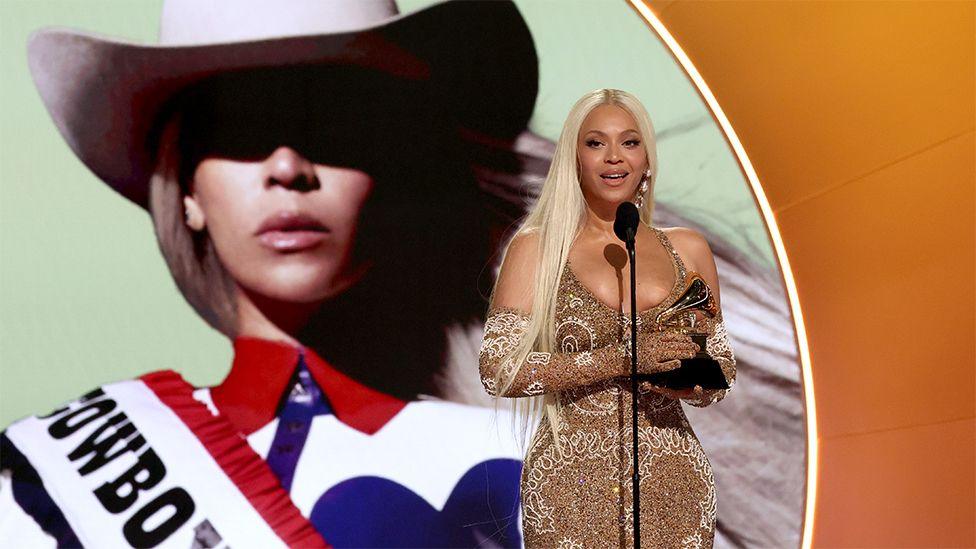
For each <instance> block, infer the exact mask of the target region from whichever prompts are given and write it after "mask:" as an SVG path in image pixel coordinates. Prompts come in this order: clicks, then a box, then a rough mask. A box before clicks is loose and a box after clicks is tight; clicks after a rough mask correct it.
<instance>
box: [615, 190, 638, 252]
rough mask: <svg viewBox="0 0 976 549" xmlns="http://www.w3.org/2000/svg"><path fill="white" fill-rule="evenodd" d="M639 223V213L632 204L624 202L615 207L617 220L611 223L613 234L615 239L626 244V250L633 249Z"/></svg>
mask: <svg viewBox="0 0 976 549" xmlns="http://www.w3.org/2000/svg"><path fill="white" fill-rule="evenodd" d="M639 223H640V213H638V211H637V206H635V205H634V203H633V202H630V201H624V202H621V203H620V205H619V206H617V218H616V219H615V220H614V221H613V232H614V234H616V235H617V238H619V239H620V240H622V241H624V242H625V243H626V244H627V249H628V250H630V249H632V248H633V247H634V238H635V237H636V235H637V225H638V224H639Z"/></svg>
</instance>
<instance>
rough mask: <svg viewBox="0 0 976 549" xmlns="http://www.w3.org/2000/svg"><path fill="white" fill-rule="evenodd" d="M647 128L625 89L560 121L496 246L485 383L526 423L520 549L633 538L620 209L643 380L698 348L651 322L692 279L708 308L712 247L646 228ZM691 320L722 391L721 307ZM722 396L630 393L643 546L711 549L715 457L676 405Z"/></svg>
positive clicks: (727, 362)
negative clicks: (527, 199) (626, 229)
mask: <svg viewBox="0 0 976 549" xmlns="http://www.w3.org/2000/svg"><path fill="white" fill-rule="evenodd" d="M656 174H657V155H656V146H655V142H654V129H653V126H652V124H651V121H650V119H649V117H648V115H647V112H646V111H645V110H644V107H643V106H642V105H641V104H640V102H639V101H638V100H637V99H636V98H635V97H634V96H632V95H630V94H628V93H626V92H623V91H620V90H612V89H601V90H596V91H594V92H591V93H589V94H587V95H585V96H584V97H582V98H581V99H580V100H579V101H578V102H577V103H576V105H575V106H574V107H573V109H572V110H571V111H570V113H569V116H568V117H567V120H566V123H565V124H564V126H563V130H562V133H561V135H560V137H559V141H558V143H557V145H556V153H555V156H554V158H553V161H552V165H551V167H550V170H549V174H548V177H547V179H546V181H545V184H544V186H543V189H542V193H541V195H540V197H539V200H538V201H537V202H536V204H535V206H534V207H533V208H532V210H531V212H530V213H529V214H528V216H527V217H526V219H525V220H524V221H523V223H522V225H521V226H520V227H519V228H518V230H517V231H516V232H515V236H514V237H513V239H512V240H511V242H510V243H509V245H508V248H507V249H506V251H505V255H504V259H503V262H502V266H501V270H500V272H499V275H498V279H497V281H496V283H495V288H494V291H493V293H492V299H491V305H490V307H489V310H488V314H487V321H486V323H485V336H484V341H483V344H482V347H481V352H480V368H481V378H482V381H483V383H484V385H485V389H486V390H487V391H488V392H489V393H490V394H492V395H494V396H499V397H531V398H518V399H517V400H516V403H517V405H522V406H521V408H522V412H523V413H524V414H525V415H524V416H523V417H525V418H527V419H528V418H533V417H534V418H537V420H538V424H537V425H534V426H533V427H534V434H533V436H532V439H531V442H530V444H529V445H528V452H527V455H526V458H525V464H524V468H523V471H522V478H521V497H522V501H521V505H522V521H523V531H524V539H525V544H526V546H528V547H566V548H569V547H573V548H575V547H604V546H614V547H626V546H632V545H633V532H634V527H633V512H632V498H633V492H632V474H633V465H632V463H633V460H632V458H631V456H632V448H633V443H632V440H633V439H632V432H633V431H632V421H631V402H632V391H631V382H630V379H629V377H628V376H629V375H630V356H629V349H630V345H629V341H630V313H629V299H625V298H624V296H628V295H629V294H630V285H629V278H630V277H629V275H625V273H627V272H629V266H628V265H627V261H628V259H627V254H626V252H625V251H624V249H623V247H622V243H621V242H620V241H619V240H618V239H617V237H616V236H615V235H614V232H613V221H614V218H615V212H616V209H617V206H618V205H619V204H620V203H621V202H623V201H625V200H632V201H634V202H635V203H637V204H638V207H639V211H640V217H641V224H640V227H639V229H638V233H637V237H636V247H637V254H636V260H635V261H636V263H637V273H638V275H637V290H636V295H637V306H638V311H639V312H638V316H637V318H638V330H637V332H638V334H637V338H638V347H639V350H638V357H637V365H638V371H639V373H642V374H648V373H655V372H663V371H667V370H671V369H673V368H676V367H678V366H679V365H680V362H679V361H680V359H682V358H690V357H692V356H693V355H694V354H695V352H696V351H697V349H698V346H697V345H695V344H694V343H693V342H692V341H691V339H690V337H688V336H687V335H682V334H679V333H677V332H674V331H668V330H661V329H660V328H661V326H658V325H656V320H655V317H656V315H657V313H659V312H661V311H662V310H664V309H665V308H666V307H667V306H668V305H670V304H672V303H673V302H674V301H675V300H676V299H677V298H678V296H679V294H680V293H681V291H682V290H683V289H684V287H685V282H686V279H687V277H688V274H689V272H691V271H694V272H697V273H699V274H700V275H701V276H702V278H703V279H704V280H705V282H706V283H707V284H708V286H709V288H710V289H711V290H712V292H713V294H714V296H715V299H716V301H718V300H719V281H718V275H717V272H716V269H715V262H714V260H713V258H712V253H711V250H710V248H709V246H708V243H707V242H706V241H705V240H704V238H703V237H702V236H701V235H700V234H699V233H698V232H696V231H693V230H691V229H685V228H679V227H674V228H670V229H659V228H656V227H653V226H652V225H651V219H652V217H651V215H652V213H653V206H654V204H653V199H652V197H653V188H654V182H655V180H656ZM702 322H703V323H700V324H699V325H698V330H699V331H702V330H704V331H705V332H706V333H707V334H708V337H707V339H706V347H707V348H706V350H707V352H708V353H709V354H710V355H711V356H712V357H714V358H716V359H717V360H718V362H719V364H720V365H721V368H722V371H723V373H724V374H725V377H726V380H727V381H728V383H729V389H731V387H732V385H733V384H734V382H735V358H734V355H733V353H732V349H731V347H730V345H729V340H728V336H727V333H726V331H725V325H724V322H723V320H722V315H721V309H719V312H718V314H717V315H715V316H714V317H712V318H707V319H705V320H703V321H702ZM729 389H725V390H703V389H702V388H701V387H699V386H696V387H695V388H694V389H688V390H680V391H679V390H672V389H667V388H664V387H657V386H654V385H651V384H649V383H646V382H644V383H642V384H641V385H640V388H639V391H638V393H639V397H638V410H639V419H638V447H639V451H638V453H639V455H638V457H639V472H640V490H641V505H640V521H641V542H642V545H644V546H645V547H710V546H711V545H712V541H713V539H714V533H715V512H716V497H715V483H714V479H713V476H712V469H711V464H710V463H709V461H708V458H707V457H706V456H705V454H704V452H703V450H702V447H701V444H700V443H699V441H698V438H697V437H696V436H695V433H694V431H693V430H692V428H691V425H690V424H689V423H688V420H687V419H686V417H685V414H684V411H683V410H682V407H681V405H680V404H679V400H685V401H686V402H688V403H689V404H691V405H693V406H699V407H701V406H707V405H709V404H711V403H713V402H717V401H718V400H720V399H722V398H723V397H724V396H725V394H726V393H727V392H728V390H729Z"/></svg>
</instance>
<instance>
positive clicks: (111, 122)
mask: <svg viewBox="0 0 976 549" xmlns="http://www.w3.org/2000/svg"><path fill="white" fill-rule="evenodd" d="M27 57H28V62H29V65H30V70H31V74H32V75H33V79H34V83H35V84H36V85H37V89H38V90H39V91H40V95H41V98H42V100H43V101H44V105H45V106H46V107H47V110H48V112H49V113H50V114H51V118H53V120H54V123H55V125H56V126H57V127H58V130H60V132H61V134H62V135H63V136H64V138H65V140H66V141H67V142H68V145H69V146H70V147H71V149H72V150H73V151H74V152H75V154H76V155H78V158H79V159H81V161H82V162H83V163H84V164H85V165H86V166H88V168H89V169H91V171H92V172H94V173H95V175H96V176H98V177H99V178H100V179H102V180H103V181H105V182H106V183H108V184H109V185H110V186H111V187H112V188H113V189H115V190H116V191H118V192H119V193H121V194H122V195H123V196H125V197H127V198H129V199H130V200H132V201H133V202H135V203H136V204H138V205H140V206H142V207H143V208H146V207H147V199H148V181H149V177H150V176H151V172H152V166H153V162H154V154H155V152H154V151H153V150H151V149H152V146H151V145H150V144H149V142H148V141H149V135H150V134H151V131H152V129H153V126H154V124H156V123H157V122H158V121H157V116H158V115H159V114H160V112H161V110H162V109H163V107H164V106H165V105H166V102H167V100H169V99H170V98H172V97H173V96H174V94H176V93H177V92H179V91H181V90H182V89H184V88H186V87H187V86H189V85H191V84H194V83H196V82H198V81H200V80H202V79H205V78H207V77H209V76H213V75H216V74H220V73H225V72H230V71H238V70H244V69H255V68H270V67H280V66H290V65H308V64H335V65H357V66H362V67H366V68H369V69H374V70H376V71H380V72H382V73H386V74H389V75H390V76H391V77H393V78H399V79H405V80H423V81H427V82H429V84H430V85H431V86H433V87H434V88H437V89H443V90H450V93H443V94H438V97H441V98H444V97H446V98H454V100H453V101H452V103H453V104H448V105H445V108H447V109H451V111H452V112H453V115H454V116H455V117H456V118H457V120H458V121H459V123H460V124H461V125H462V126H463V129H464V131H466V132H470V133H471V134H473V135H475V136H485V137H487V138H489V140H499V139H500V140H503V141H504V140H511V139H514V138H515V136H516V135H517V134H518V133H519V132H520V131H521V130H523V129H524V127H525V124H526V123H527V122H528V119H529V117H530V115H531V113H532V108H533V106H534V103H535V96H536V91H537V87H538V72H537V59H536V54H535V48H534V45H533V42H532V37H531V35H530V34H529V30H528V28H527V27H526V25H525V22H524V21H523V19H522V17H521V15H520V14H519V12H518V10H517V9H516V8H515V6H514V5H513V4H512V3H511V2H509V1H486V2H464V1H448V2H443V3H439V4H436V5H433V6H430V7H427V8H425V9H422V10H418V11H415V12H412V13H408V14H402V15H401V14H398V12H397V8H396V5H395V4H394V2H393V0H275V1H268V0H263V1H262V0H233V2H231V1H230V0H226V1H221V0H166V2H165V3H164V5H163V10H162V18H161V22H160V31H159V43H158V44H137V43H132V42H126V41H122V40H116V39H111V38H106V37H100V36H95V35H93V34H91V33H85V32H80V31H75V30H68V29H55V28H48V29H42V30H39V31H37V32H35V33H34V34H33V35H32V36H31V37H30V40H29V41H28V49H27ZM390 100H391V101H396V98H395V97H392V98H390Z"/></svg>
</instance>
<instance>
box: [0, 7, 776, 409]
mask: <svg viewBox="0 0 976 549" xmlns="http://www.w3.org/2000/svg"><path fill="white" fill-rule="evenodd" d="M432 3H434V2H432V1H431V0H401V1H400V7H401V11H404V12H406V11H412V10H414V9H417V8H420V7H422V6H426V5H429V4H432ZM161 4H162V2H161V1H142V2H136V1H131V0H59V1H37V0H0V74H2V75H3V76H2V83H0V93H2V96H0V99H2V105H3V106H4V108H3V109H2V111H0V116H2V120H0V131H2V134H0V425H6V424H8V423H10V422H11V421H13V420H15V419H17V418H19V417H22V416H24V415H27V414H31V413H40V412H46V411H48V410H50V409H52V408H54V407H55V406H56V405H57V404H59V403H61V402H63V401H65V400H67V399H70V398H73V397H76V396H78V395H79V394H81V393H82V392H86V391H88V390H89V389H91V388H93V387H94V386H96V385H98V384H101V383H105V382H109V381H115V380H120V379H125V378H130V377H133V376H136V375H138V374H141V373H144V372H147V371H152V370H158V369H164V368H172V369H175V370H178V371H179V372H181V373H182V374H183V375H184V377H186V378H187V379H188V380H189V381H190V382H191V383H194V384H196V385H205V384H212V383H215V382H217V381H219V380H220V379H222V377H223V376H224V375H225V373H226V371H227V368H228V367H229V365H230V359H231V349H230V345H229V344H228V341H227V340H226V339H225V338H224V337H223V336H221V335H220V334H218V333H216V332H214V331H213V330H211V329H210V328H209V327H208V326H207V325H206V324H204V322H203V321H202V320H201V319H200V318H199V317H197V315H196V314H195V313H194V312H193V311H192V310H191V309H190V307H189V306H188V305H187V304H186V303H185V302H184V301H183V299H182V297H181V296H180V295H179V293H178V292H177V290H176V288H175V286H174V284H173V281H172V279H171V278H170V276H169V272H168V271H167V269H166V266H165V264H164V263H163V261H162V257H161V256H160V254H159V252H158V249H157V247H156V242H155V238H154V236H153V233H152V228H151V226H150V223H149V217H148V215H147V214H146V213H145V212H144V211H142V210H141V209H139V208H137V207H135V206H133V205H132V204H131V203H129V202H128V201H127V200H125V199H123V198H122V197H120V196H119V195H117V194H115V193H114V192H113V191H111V190H110V189H109V188H108V187H107V186H105V185H104V184H102V183H101V182H99V181H98V180H97V179H95V177H94V176H92V175H91V173H90V172H88V171H87V169H86V168H85V167H84V166H83V165H82V164H81V163H80V162H79V161H78V160H77V159H76V158H75V156H74V154H73V153H72V152H71V151H70V150H69V149H68V147H67V145H66V144H65V143H64V141H63V140H62V139H61V137H60V135H59V134H58V133H57V130H56V129H55V128H54V125H53V124H52V122H51V120H50V118H49V117H48V115H47V112H46V111H45V110H44V107H43V105H42V104H41V101H40V98H39V97H38V95H37V93H36V92H35V90H34V87H33V85H32V83H31V81H30V76H29V73H28V70H27V62H26V53H25V44H26V40H27V36H28V34H29V33H30V31H31V30H33V29H36V28H39V27H42V26H49V25H57V26H69V27H75V28H80V29H86V30H89V31H93V32H97V33H102V34H105V35H109V36H117V37H122V38H127V39H132V40H136V41H148V42H152V41H155V39H156V31H157V25H158V18H159V13H160V6H161ZM517 4H518V6H519V9H520V10H521V11H522V14H523V15H524V16H525V18H526V20H527V21H528V23H529V26H530V28H531V29H532V33H533V36H534V38H535V41H536V47H537V49H538V52H539V59H540V73H541V75H540V92H539V97H538V101H537V106H536V113H535V116H534V118H533V121H532V129H534V130H535V131H537V132H539V133H541V134H543V135H546V136H547V137H550V138H555V136H556V135H557V134H558V131H559V128H560V125H561V123H562V120H563V118H564V117H565V115H566V112H567V111H568V110H569V108H570V106H571V105H572V104H573V102H575V100H576V99H577V98H578V97H579V96H580V95H582V94H583V93H585V92H587V91H590V90H592V89H594V88H600V87H613V88H621V89H625V90H628V91H631V92H633V93H636V94H637V95H638V97H640V98H641V99H642V101H643V102H644V103H645V105H646V106H647V108H648V111H649V112H650V114H651V117H652V119H653V121H654V124H655V126H656V128H657V131H658V133H659V140H658V146H659V156H660V170H661V171H660V179H659V186H658V189H657V195H656V196H657V198H658V199H659V200H662V201H667V202H669V203H671V204H677V205H679V206H680V207H681V210H682V211H683V212H685V214H686V215H687V216H688V217H690V218H692V219H694V220H695V221H698V222H699V223H702V224H703V225H705V226H707V227H709V229H710V230H711V231H712V232H714V233H716V234H721V235H723V236H725V237H726V238H728V239H729V240H731V241H732V242H733V243H735V244H736V245H737V246H738V247H740V248H742V249H744V250H747V251H748V253H750V254H752V255H753V256H754V257H756V258H757V260H759V261H760V262H761V263H764V264H766V265H768V266H769V267H770V268H772V265H773V259H772V257H773V254H772V251H771V249H770V247H769V245H768V240H767V236H766V230H765V227H764V225H763V223H762V222H761V219H760V216H759V215H758V212H757V209H756V207H755V203H754V200H753V198H752V195H751V193H750V191H749V189H748V185H747V184H746V182H745V180H744V179H743V177H742V175H741V172H740V170H739V167H738V164H737V162H736V160H735V158H734V156H733V155H732V153H731V152H730V150H729V148H728V146H727V144H726V142H725V140H724V138H723V136H722V135H721V132H720V130H719V128H718V127H717V126H716V125H715V124H714V122H713V120H712V118H711V115H710V114H709V112H708V110H707V108H706V107H705V105H704V104H703V103H702V102H701V100H700V98H699V96H698V94H697V92H696V91H695V89H694V88H693V86H692V85H691V84H690V82H689V81H688V79H687V78H686V77H685V75H684V73H683V72H682V71H681V70H680V68H679V67H678V66H677V65H676V64H675V63H674V61H673V60H672V58H671V56H670V54H669V53H668V52H667V51H666V49H665V48H664V46H663V45H662V44H661V43H660V42H659V41H658V39H657V37H656V35H654V34H653V32H652V31H651V30H650V29H649V28H648V27H647V26H646V25H645V23H644V22H643V21H642V20H641V19H640V17H639V16H638V15H637V14H636V12H634V11H633V10H632V9H631V8H630V7H629V6H628V5H627V4H626V3H625V2H624V1H623V0H607V1H605V2H595V1H592V0H591V1H571V0H558V1H556V0H553V1H542V0H534V1H533V0H521V1H518V2H517ZM500 39H504V37H500ZM472 375H474V374H472Z"/></svg>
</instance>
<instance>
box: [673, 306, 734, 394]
mask: <svg viewBox="0 0 976 549" xmlns="http://www.w3.org/2000/svg"><path fill="white" fill-rule="evenodd" d="M704 322H707V326H706V327H707V333H708V337H707V338H706V339H705V351H706V352H707V353H708V354H709V355H710V356H711V357H712V358H714V359H715V360H717V361H718V364H719V366H720V367H721V368H722V373H723V374H725V380H726V381H727V382H728V384H729V388H728V389H705V390H704V394H703V395H702V396H701V398H698V399H685V402H687V403H688V404H690V405H692V406H695V407H697V408H704V407H705V406H708V405H709V404H712V403H715V402H718V401H720V400H722V399H723V398H725V395H726V393H728V392H729V391H731V390H732V387H733V386H734V385H735V355H734V354H733V352H732V344H731V342H730V341H729V334H728V332H727V331H726V329H725V321H724V320H723V319H722V311H721V310H719V312H718V314H717V315H715V317H714V318H711V319H708V320H706V321H704Z"/></svg>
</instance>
